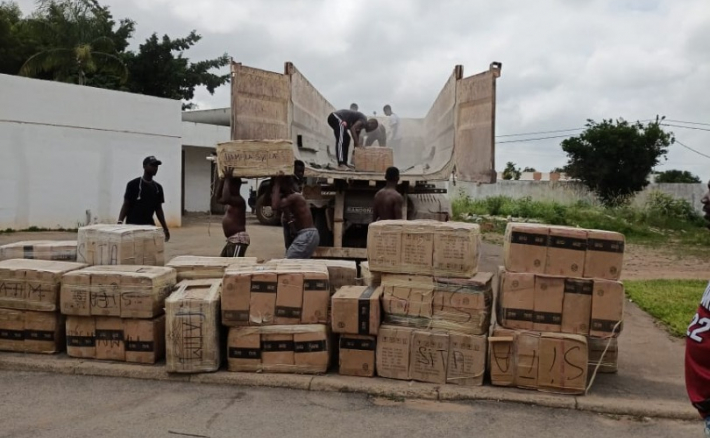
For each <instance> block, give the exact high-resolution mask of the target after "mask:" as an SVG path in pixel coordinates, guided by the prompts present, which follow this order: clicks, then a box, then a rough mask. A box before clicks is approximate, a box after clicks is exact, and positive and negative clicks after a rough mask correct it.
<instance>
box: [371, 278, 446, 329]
mask: <svg viewBox="0 0 710 438" xmlns="http://www.w3.org/2000/svg"><path fill="white" fill-rule="evenodd" d="M381 289H382V308H383V311H384V312H385V313H386V314H388V315H398V316H412V317H423V318H431V317H432V315H433V312H434V307H433V304H434V278H433V277H429V276H423V275H400V274H382V286H381Z"/></svg>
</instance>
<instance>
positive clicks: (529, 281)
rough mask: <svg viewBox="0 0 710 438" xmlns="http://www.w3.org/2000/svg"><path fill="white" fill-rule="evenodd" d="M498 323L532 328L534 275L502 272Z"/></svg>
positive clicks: (512, 326) (513, 326)
mask: <svg viewBox="0 0 710 438" xmlns="http://www.w3.org/2000/svg"><path fill="white" fill-rule="evenodd" d="M499 299H500V313H501V314H500V324H501V325H502V326H503V327H505V328H509V329H522V330H532V328H533V314H534V310H535V275H534V274H523V273H514V272H505V271H504V272H502V273H501V276H500V294H499Z"/></svg>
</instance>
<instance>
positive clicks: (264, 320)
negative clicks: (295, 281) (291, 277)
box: [226, 272, 279, 325]
mask: <svg viewBox="0 0 710 438" xmlns="http://www.w3.org/2000/svg"><path fill="white" fill-rule="evenodd" d="M250 278H251V280H250V281H251V287H250V288H249V294H250V297H249V324H250V325H251V324H254V325H262V324H263V325H269V324H275V323H276V321H275V317H276V294H277V293H278V284H279V282H278V280H279V276H278V273H277V272H255V273H254V274H253V275H251V277H250ZM226 325H228V324H226Z"/></svg>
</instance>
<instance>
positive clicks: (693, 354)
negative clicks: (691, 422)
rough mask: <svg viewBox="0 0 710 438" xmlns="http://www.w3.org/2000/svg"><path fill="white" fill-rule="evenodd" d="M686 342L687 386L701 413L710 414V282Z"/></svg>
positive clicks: (689, 329)
mask: <svg viewBox="0 0 710 438" xmlns="http://www.w3.org/2000/svg"><path fill="white" fill-rule="evenodd" d="M687 336H688V337H687V338H686V344H685V386H686V389H687V391H688V396H689V397H690V401H691V402H692V403H693V406H695V408H696V409H698V412H700V415H702V416H703V417H707V416H709V415H710V283H709V284H708V285H707V287H706V288H705V293H703V297H702V298H701V299H700V305H699V306H698V311H697V313H696V314H695V316H693V320H692V321H691V322H690V326H688V333H687Z"/></svg>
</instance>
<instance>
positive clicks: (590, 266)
mask: <svg viewBox="0 0 710 438" xmlns="http://www.w3.org/2000/svg"><path fill="white" fill-rule="evenodd" d="M625 245H626V242H625V239H624V235H623V234H621V233H616V232H613V231H602V230H589V231H588V232H587V255H586V259H585V261H584V276H585V277H586V278H603V279H607V280H618V279H619V277H620V276H621V268H622V267H623V265H624V247H625Z"/></svg>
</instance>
